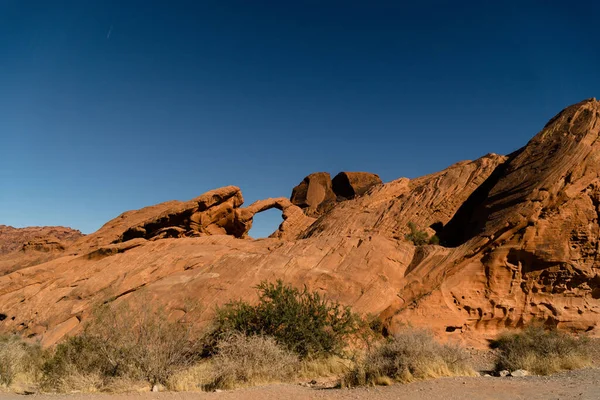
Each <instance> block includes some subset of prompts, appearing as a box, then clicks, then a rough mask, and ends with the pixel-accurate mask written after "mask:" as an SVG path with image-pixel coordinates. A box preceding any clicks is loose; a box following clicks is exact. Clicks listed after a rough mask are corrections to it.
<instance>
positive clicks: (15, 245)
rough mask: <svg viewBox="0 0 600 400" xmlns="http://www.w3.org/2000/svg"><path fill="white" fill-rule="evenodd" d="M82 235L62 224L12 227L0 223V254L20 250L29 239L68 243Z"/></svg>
mask: <svg viewBox="0 0 600 400" xmlns="http://www.w3.org/2000/svg"><path fill="white" fill-rule="evenodd" d="M82 236H83V234H82V233H81V232H80V231H78V230H75V229H71V228H65V227H62V226H41V227H37V226H34V227H29V228H13V227H12V226H6V225H0V256H1V255H4V254H8V253H11V252H13V251H17V250H20V249H21V248H22V247H23V244H25V243H27V242H31V241H36V240H44V239H47V238H52V239H53V240H55V241H60V242H64V243H70V242H73V241H74V240H76V239H79V238H80V237H82Z"/></svg>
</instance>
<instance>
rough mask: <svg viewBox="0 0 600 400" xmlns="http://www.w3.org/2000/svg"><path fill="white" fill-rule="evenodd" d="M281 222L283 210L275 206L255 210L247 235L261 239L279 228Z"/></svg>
mask: <svg viewBox="0 0 600 400" xmlns="http://www.w3.org/2000/svg"><path fill="white" fill-rule="evenodd" d="M282 222H283V211H282V210H279V209H277V208H276V207H273V208H269V209H267V210H264V211H260V212H257V213H256V214H254V216H253V217H252V228H250V231H249V232H248V236H250V237H251V238H253V239H262V238H266V237H269V236H270V235H272V234H273V233H274V232H275V231H277V230H278V229H279V225H281V223H282Z"/></svg>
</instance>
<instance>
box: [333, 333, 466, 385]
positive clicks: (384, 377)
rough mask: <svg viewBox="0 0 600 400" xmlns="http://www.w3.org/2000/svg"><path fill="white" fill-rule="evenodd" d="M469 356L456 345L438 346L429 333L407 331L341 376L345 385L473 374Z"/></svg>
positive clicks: (367, 355) (369, 352) (384, 343)
mask: <svg viewBox="0 0 600 400" xmlns="http://www.w3.org/2000/svg"><path fill="white" fill-rule="evenodd" d="M467 360H468V355H467V354H466V353H465V352H464V351H463V350H462V349H461V348H459V347H457V346H450V345H441V344H439V343H438V342H436V341H435V340H434V338H433V336H432V334H431V333H430V332H427V331H421V330H406V331H404V332H402V333H399V334H397V335H394V336H392V337H390V338H389V339H388V340H386V341H385V342H383V343H381V344H380V345H379V346H376V347H375V348H374V349H372V350H370V351H368V352H367V354H366V356H365V357H364V358H363V359H362V360H360V361H358V362H357V363H356V366H355V368H354V369H353V370H351V371H350V372H349V373H347V374H346V375H345V376H344V378H343V379H342V385H343V386H346V387H354V386H372V385H389V384H392V383H393V382H402V383H406V382H411V381H415V380H421V379H428V378H437V377H441V376H456V375H466V376H470V375H475V372H474V371H473V369H472V368H471V366H470V365H469V363H468V362H467Z"/></svg>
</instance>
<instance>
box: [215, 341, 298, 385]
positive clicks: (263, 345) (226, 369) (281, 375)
mask: <svg viewBox="0 0 600 400" xmlns="http://www.w3.org/2000/svg"><path fill="white" fill-rule="evenodd" d="M217 347H218V352H217V354H216V355H215V356H214V357H213V360H212V366H213V371H214V378H213V379H212V381H211V383H210V384H209V385H208V386H207V389H217V388H219V389H231V388H234V387H237V386H243V385H251V384H261V383H270V382H279V381H286V380H289V379H290V378H292V377H293V376H294V375H295V373H296V371H297V370H298V366H299V363H298V356H297V355H295V354H293V353H292V352H291V351H289V350H288V349H287V348H285V347H284V346H281V345H279V344H278V343H277V341H275V339H274V338H272V337H269V336H259V335H253V336H246V335H244V334H241V333H234V334H232V335H230V336H227V337H224V338H222V339H221V340H220V341H219V343H218V346H217Z"/></svg>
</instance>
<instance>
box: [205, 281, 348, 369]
mask: <svg viewBox="0 0 600 400" xmlns="http://www.w3.org/2000/svg"><path fill="white" fill-rule="evenodd" d="M257 289H258V292H259V301H258V304H256V305H250V304H248V303H246V302H243V301H235V302H230V303H227V304H226V305H224V306H223V307H221V308H218V309H217V313H216V326H217V327H216V334H217V337H218V336H219V335H224V334H225V335H226V334H229V333H231V332H240V333H243V334H245V335H247V336H252V335H266V336H272V337H274V338H275V340H277V342H278V343H280V344H282V345H284V346H286V347H287V348H288V349H289V350H291V351H293V352H295V353H297V354H298V355H300V357H302V358H305V357H307V356H315V355H328V354H336V353H338V352H339V351H341V350H342V349H343V348H344V347H345V345H346V340H347V338H348V337H349V336H350V335H352V334H354V333H356V332H357V330H358V328H359V319H358V318H357V316H356V315H355V314H354V313H352V311H351V310H350V308H349V307H344V306H341V305H340V304H339V303H336V302H331V301H328V300H326V299H324V298H323V297H322V296H321V295H320V294H319V293H318V292H309V291H308V290H307V289H306V287H305V288H304V289H303V290H299V289H297V288H294V287H292V286H289V285H284V284H283V282H282V281H281V280H278V281H277V282H276V283H275V284H273V283H268V282H262V283H260V284H259V285H258V286H257Z"/></svg>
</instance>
